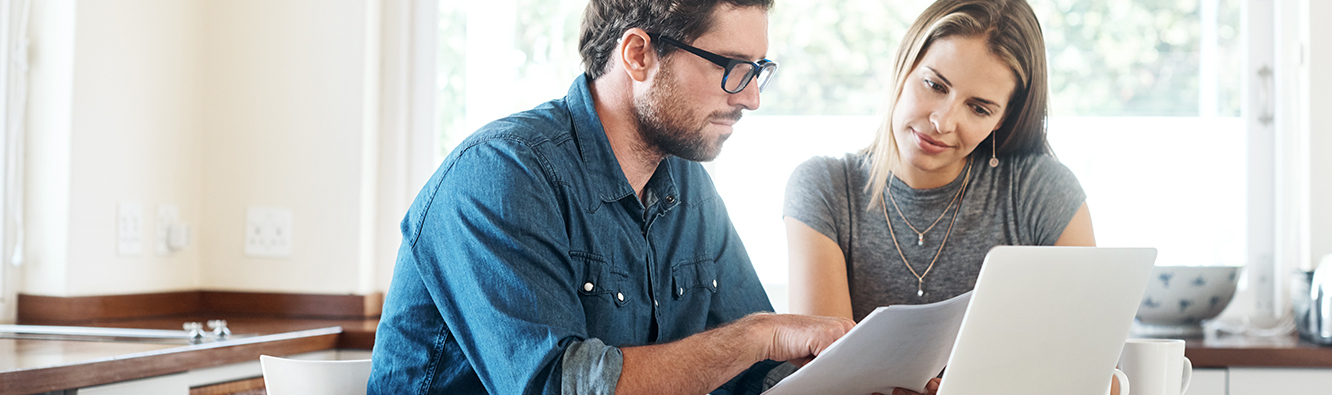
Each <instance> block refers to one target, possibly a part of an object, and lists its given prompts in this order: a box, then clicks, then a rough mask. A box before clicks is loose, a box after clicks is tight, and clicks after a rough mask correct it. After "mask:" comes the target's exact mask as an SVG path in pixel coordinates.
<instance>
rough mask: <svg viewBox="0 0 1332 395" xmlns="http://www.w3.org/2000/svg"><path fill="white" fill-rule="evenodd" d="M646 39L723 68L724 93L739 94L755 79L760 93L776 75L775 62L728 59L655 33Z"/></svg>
mask: <svg viewBox="0 0 1332 395" xmlns="http://www.w3.org/2000/svg"><path fill="white" fill-rule="evenodd" d="M648 37H652V39H653V40H658V41H661V42H664V43H667V44H671V45H674V46H676V47H678V48H680V49H683V50H686V51H689V52H690V53H692V54H694V55H698V57H700V58H703V59H706V60H707V61H709V62H712V63H716V64H717V65H718V66H721V67H722V68H725V69H726V73H725V74H723V75H722V90H724V91H726V93H740V91H743V90H745V87H746V86H749V81H750V80H752V79H754V78H755V77H757V78H758V88H759V92H762V91H763V88H764V87H767V86H768V81H771V80H772V76H773V74H776V73H777V62H774V61H771V60H767V59H763V60H759V61H758V62H750V61H748V60H742V59H734V58H728V57H725V56H721V55H718V54H715V53H712V52H708V51H704V50H701V49H698V48H694V47H693V46H690V45H689V44H685V43H682V42H680V40H676V39H673V38H670V37H666V36H663V35H660V34H657V33H648Z"/></svg>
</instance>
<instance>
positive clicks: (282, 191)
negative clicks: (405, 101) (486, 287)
mask: <svg viewBox="0 0 1332 395" xmlns="http://www.w3.org/2000/svg"><path fill="white" fill-rule="evenodd" d="M395 4H396V3H395ZM402 4H407V3H402ZM34 5H35V10H34V11H35V12H34V23H33V26H34V29H33V30H34V33H33V41H34V43H33V60H32V80H33V81H32V88H31V92H33V93H32V105H31V116H30V118H31V119H30V122H29V144H28V145H29V147H28V154H29V156H28V161H29V168H28V173H27V176H28V182H29V191H28V192H29V193H28V209H27V213H28V218H27V223H28V225H27V228H26V229H27V234H28V239H27V242H26V243H25V245H26V247H27V256H28V261H27V262H26V263H25V265H24V267H23V268H22V271H23V276H24V277H23V281H22V282H23V284H22V285H21V287H20V289H19V292H23V293H29V294H40V295H54V296H80V295H101V294H126V293H146V292H165V291H173V290H183V289H219V290H244V291H273V292H308V293H368V292H374V291H376V290H381V289H383V286H382V285H383V284H385V282H382V281H377V277H378V276H377V274H376V273H377V272H383V270H382V269H380V267H383V266H391V264H392V262H385V261H391V254H392V252H391V251H380V250H381V249H382V248H379V246H388V245H394V246H396V243H397V241H396V238H397V235H396V232H383V231H377V230H383V229H387V228H389V227H391V225H390V226H384V225H383V224H381V222H384V221H387V222H390V223H396V222H397V220H398V218H400V216H401V213H393V212H391V211H394V210H383V209H380V208H379V207H378V199H379V196H380V195H381V193H380V192H381V190H380V188H379V185H378V184H379V183H378V180H379V179H380V178H381V177H380V176H381V172H387V173H388V174H390V175H392V174H397V173H395V172H398V173H401V172H402V171H401V170H399V169H396V168H394V169H382V167H383V166H381V165H380V163H379V156H380V155H379V149H380V148H381V147H380V142H379V121H380V120H379V116H378V113H379V110H380V101H379V89H380V86H379V84H380V78H379V66H380V62H381V57H380V56H379V54H378V50H379V49H378V48H379V46H380V44H379V39H380V37H379V34H380V33H379V32H380V26H379V22H378V21H379V20H380V19H379V12H380V11H379V10H380V7H382V4H381V3H380V2H379V1H377V0H283V1H269V0H188V1H186V0H115V1H109V0H59V1H36V2H34ZM399 144H401V143H399ZM399 167H401V166H399ZM398 178H402V177H398ZM399 200H401V199H399ZM123 202H135V203H139V204H141V205H142V206H143V208H144V220H145V221H144V223H145V225H147V226H145V227H144V233H143V236H144V251H143V252H142V253H140V254H137V255H132V256H121V255H118V254H117V251H116V243H115V241H116V213H117V211H116V210H117V204H119V203H123ZM158 204H173V205H176V206H178V207H179V209H180V217H181V220H182V221H183V222H185V223H187V224H188V225H189V226H190V227H191V233H192V234H191V240H190V245H189V246H188V247H186V248H185V249H184V250H183V251H179V252H176V253H173V254H170V255H164V256H163V255H157V254H155V251H154V244H153V242H154V241H155V240H156V237H157V234H156V233H157V230H156V228H155V226H154V224H155V221H156V219H155V216H156V206H157V205H158ZM248 206H272V207H285V208H289V209H291V210H292V212H293V214H294V220H293V232H292V237H293V244H292V255H291V256H290V257H288V258H252V257H247V256H246V255H245V254H244V248H243V244H242V235H243V232H244V230H243V226H244V222H245V215H246V208H247V207H248ZM381 213H385V214H383V215H381ZM382 217H383V218H385V219H384V220H382V221H381V218H382ZM386 256H388V258H387V259H386ZM6 318H8V317H0V321H3V320H5V319H6Z"/></svg>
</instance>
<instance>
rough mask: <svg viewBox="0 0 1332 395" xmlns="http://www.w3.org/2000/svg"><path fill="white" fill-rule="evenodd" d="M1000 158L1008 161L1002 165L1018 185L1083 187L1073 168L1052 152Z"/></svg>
mask: <svg viewBox="0 0 1332 395" xmlns="http://www.w3.org/2000/svg"><path fill="white" fill-rule="evenodd" d="M999 160H1000V161H1001V162H1002V161H1007V162H1008V164H1006V165H1004V166H1001V167H1005V168H1006V169H1007V170H1008V171H1009V172H1010V176H1011V179H1012V180H1013V181H1014V182H1016V183H1017V184H1018V185H1026V186H1028V187H1031V186H1039V185H1050V186H1055V187H1060V188H1066V187H1078V188H1081V184H1080V183H1079V182H1078V177H1077V175H1076V174H1074V173H1073V170H1072V169H1069V168H1068V166H1066V165H1064V163H1063V162H1060V161H1059V158H1057V157H1055V156H1054V155H1052V154H1044V153H1042V154H1026V155H1015V156H1011V157H1008V158H1000V159H999Z"/></svg>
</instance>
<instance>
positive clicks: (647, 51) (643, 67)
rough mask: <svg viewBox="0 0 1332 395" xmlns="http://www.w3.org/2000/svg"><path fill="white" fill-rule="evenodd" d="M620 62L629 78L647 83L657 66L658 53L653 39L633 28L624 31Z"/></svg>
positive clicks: (621, 38) (620, 45) (644, 32)
mask: <svg viewBox="0 0 1332 395" xmlns="http://www.w3.org/2000/svg"><path fill="white" fill-rule="evenodd" d="M618 49H619V52H620V62H621V64H622V65H623V66H624V71H625V73H627V74H628V75H629V78H630V79H632V80H634V81H637V82H643V81H647V79H648V76H649V75H650V74H651V73H650V71H651V70H652V68H653V67H655V66H656V64H657V51H656V50H654V49H653V46H652V38H651V37H648V34H647V32H646V31H643V29H639V28H633V29H629V30H625V31H624V35H622V36H620V43H619V47H618Z"/></svg>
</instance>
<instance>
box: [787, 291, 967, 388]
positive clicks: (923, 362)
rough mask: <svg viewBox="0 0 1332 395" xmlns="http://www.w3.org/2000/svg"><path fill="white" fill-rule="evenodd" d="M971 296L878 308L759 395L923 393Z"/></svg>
mask: <svg viewBox="0 0 1332 395" xmlns="http://www.w3.org/2000/svg"><path fill="white" fill-rule="evenodd" d="M970 301H971V292H967V293H964V294H962V295H958V296H957V297H954V298H952V299H948V300H945V301H942V302H937V303H931V304H924V305H895V306H887V307H880V308H877V309H875V310H874V311H873V312H871V313H870V314H869V315H868V316H865V319H863V320H861V321H860V323H859V324H856V326H855V328H852V329H851V331H850V332H847V333H846V335H845V336H842V338H841V339H838V340H837V341H836V342H833V344H832V345H831V346H829V347H828V348H827V349H825V350H823V353H821V354H819V356H818V357H816V358H814V360H813V361H811V362H810V363H808V364H806V365H805V366H804V367H802V368H800V369H799V370H796V372H795V373H793V374H791V375H790V376H787V377H786V378H785V379H783V380H782V381H781V382H780V383H777V385H775V386H773V387H772V388H770V389H768V391H766V392H764V393H763V394H764V395H797V394H854V395H867V394H871V393H875V392H878V393H884V394H890V393H892V390H893V388H905V389H909V390H912V391H916V392H920V393H924V392H925V391H924V389H925V384H926V383H927V382H929V380H930V379H931V378H934V377H935V376H937V375H938V374H939V372H940V371H943V368H944V365H945V364H947V363H948V355H949V354H950V353H952V351H953V342H954V341H955V340H956V339H957V332H958V329H959V328H961V326H962V316H964V315H966V312H967V304H968V303H969V302H970Z"/></svg>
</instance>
